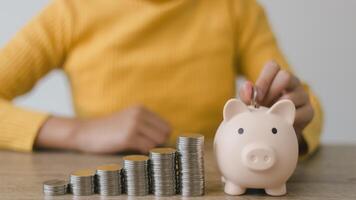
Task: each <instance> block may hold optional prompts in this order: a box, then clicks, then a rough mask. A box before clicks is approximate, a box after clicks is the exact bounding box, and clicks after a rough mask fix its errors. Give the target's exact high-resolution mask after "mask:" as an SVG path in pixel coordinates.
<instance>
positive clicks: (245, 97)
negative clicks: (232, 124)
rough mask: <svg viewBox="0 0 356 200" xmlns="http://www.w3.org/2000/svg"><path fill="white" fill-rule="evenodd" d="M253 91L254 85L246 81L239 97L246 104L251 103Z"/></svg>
mask: <svg viewBox="0 0 356 200" xmlns="http://www.w3.org/2000/svg"><path fill="white" fill-rule="evenodd" d="M252 90H253V83H252V82H251V81H246V82H245V83H244V84H243V85H242V86H241V87H240V90H239V96H240V98H241V100H242V101H243V102H244V103H245V104H249V103H250V102H251V95H252Z"/></svg>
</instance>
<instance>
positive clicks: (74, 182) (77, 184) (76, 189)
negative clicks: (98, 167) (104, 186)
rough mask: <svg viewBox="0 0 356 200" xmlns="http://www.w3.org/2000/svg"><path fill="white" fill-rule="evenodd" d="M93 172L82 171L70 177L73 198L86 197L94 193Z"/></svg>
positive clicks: (75, 172) (89, 170) (73, 173)
mask: <svg viewBox="0 0 356 200" xmlns="http://www.w3.org/2000/svg"><path fill="white" fill-rule="evenodd" d="M94 177H95V170H92V169H83V170H78V171H74V172H72V174H71V175H70V190H71V192H72V193H73V195H75V196H87V195H91V194H93V193H94V187H95V183H94Z"/></svg>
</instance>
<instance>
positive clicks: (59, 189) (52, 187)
mask: <svg viewBox="0 0 356 200" xmlns="http://www.w3.org/2000/svg"><path fill="white" fill-rule="evenodd" d="M67 186H68V182H67V181H64V180H59V179H53V180H48V181H45V182H43V193H44V194H45V195H48V196H56V195H64V194H66V193H67Z"/></svg>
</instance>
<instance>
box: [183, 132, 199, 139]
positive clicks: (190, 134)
mask: <svg viewBox="0 0 356 200" xmlns="http://www.w3.org/2000/svg"><path fill="white" fill-rule="evenodd" d="M179 137H185V138H196V139H198V138H204V135H202V134H199V133H183V134H180V135H179Z"/></svg>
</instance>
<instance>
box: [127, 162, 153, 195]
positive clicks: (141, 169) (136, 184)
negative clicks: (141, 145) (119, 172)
mask: <svg viewBox="0 0 356 200" xmlns="http://www.w3.org/2000/svg"><path fill="white" fill-rule="evenodd" d="M123 160H124V175H125V185H126V192H127V195H129V196H144V195H147V194H148V193H149V171H148V165H149V158H148V157H147V156H143V155H131V156H125V157H124V158H123Z"/></svg>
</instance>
